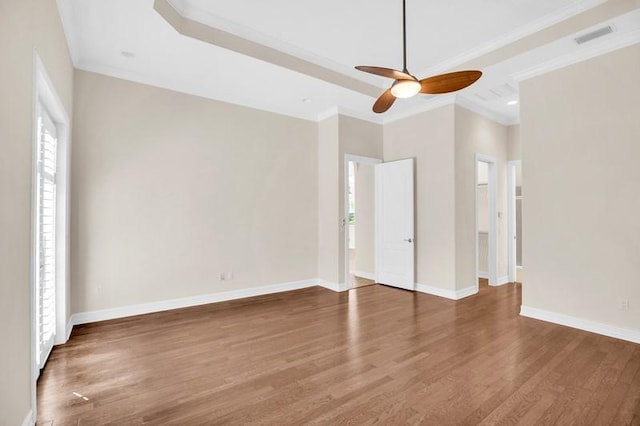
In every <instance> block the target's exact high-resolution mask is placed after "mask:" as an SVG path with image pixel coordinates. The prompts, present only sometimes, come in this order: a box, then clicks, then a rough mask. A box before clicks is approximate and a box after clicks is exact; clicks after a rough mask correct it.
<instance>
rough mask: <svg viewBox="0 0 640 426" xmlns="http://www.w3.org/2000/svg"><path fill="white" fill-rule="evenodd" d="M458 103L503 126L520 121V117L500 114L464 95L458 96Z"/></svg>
mask: <svg viewBox="0 0 640 426" xmlns="http://www.w3.org/2000/svg"><path fill="white" fill-rule="evenodd" d="M456 105H458V106H460V107H462V108H465V109H468V110H469V111H472V112H474V113H476V114H478V115H481V116H483V117H484V118H488V119H489V120H491V121H495V122H497V123H500V124H502V125H503V126H513V125H515V124H519V123H520V118H519V117H516V118H513V117H509V116H506V115H504V114H500V113H498V112H496V111H493V110H491V109H489V108H487V107H485V106H484V105H480V104H479V103H477V102H474V101H472V100H470V99H468V98H463V97H462V96H458V97H457V98H456Z"/></svg>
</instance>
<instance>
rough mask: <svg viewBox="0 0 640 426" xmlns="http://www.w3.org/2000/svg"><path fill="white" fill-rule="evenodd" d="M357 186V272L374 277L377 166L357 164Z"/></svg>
mask: <svg viewBox="0 0 640 426" xmlns="http://www.w3.org/2000/svg"><path fill="white" fill-rule="evenodd" d="M355 186H356V232H355V234H356V262H355V271H358V272H364V273H366V274H369V275H373V274H374V272H375V250H374V249H375V226H374V225H375V166H374V165H373V164H366V163H356V171H355ZM355 271H351V272H355Z"/></svg>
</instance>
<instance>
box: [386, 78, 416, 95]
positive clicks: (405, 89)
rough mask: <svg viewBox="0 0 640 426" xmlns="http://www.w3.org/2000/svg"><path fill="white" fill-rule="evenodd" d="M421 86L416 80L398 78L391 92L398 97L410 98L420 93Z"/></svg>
mask: <svg viewBox="0 0 640 426" xmlns="http://www.w3.org/2000/svg"><path fill="white" fill-rule="evenodd" d="M421 88H422V86H421V85H420V83H419V82H417V81H415V80H398V81H396V82H395V83H394V84H393V86H392V87H391V94H393V96H395V97H396V98H410V97H412V96H415V95H417V94H418V93H420V89H421Z"/></svg>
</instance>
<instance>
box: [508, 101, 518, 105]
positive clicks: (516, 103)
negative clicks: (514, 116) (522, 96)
mask: <svg viewBox="0 0 640 426" xmlns="http://www.w3.org/2000/svg"><path fill="white" fill-rule="evenodd" d="M507 105H518V101H509V102H507Z"/></svg>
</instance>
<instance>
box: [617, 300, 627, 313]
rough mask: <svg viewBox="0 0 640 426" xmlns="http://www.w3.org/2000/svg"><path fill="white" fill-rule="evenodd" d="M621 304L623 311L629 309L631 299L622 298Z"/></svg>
mask: <svg viewBox="0 0 640 426" xmlns="http://www.w3.org/2000/svg"><path fill="white" fill-rule="evenodd" d="M619 306H620V310H621V311H628V310H629V299H620V301H619Z"/></svg>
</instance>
